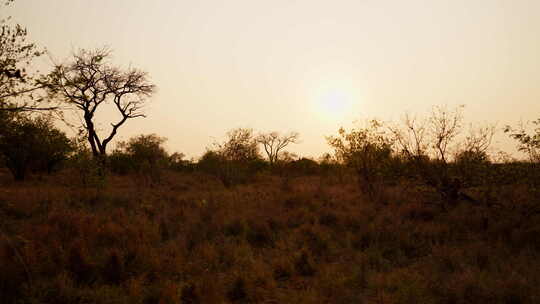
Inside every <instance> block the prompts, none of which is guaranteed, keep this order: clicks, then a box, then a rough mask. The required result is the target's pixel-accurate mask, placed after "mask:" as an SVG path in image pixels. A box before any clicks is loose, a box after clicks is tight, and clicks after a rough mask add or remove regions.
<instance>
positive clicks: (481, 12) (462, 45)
mask: <svg viewBox="0 0 540 304" xmlns="http://www.w3.org/2000/svg"><path fill="white" fill-rule="evenodd" d="M0 9H1V10H3V12H0V15H3V16H5V15H12V16H13V18H14V20H15V21H16V22H19V23H21V24H23V25H25V26H26V27H27V28H28V31H29V35H30V38H31V40H33V41H36V42H37V43H38V44H40V45H41V46H44V47H46V48H47V49H48V50H49V51H50V53H51V54H52V56H53V57H54V58H55V59H56V60H63V59H65V58H67V56H68V55H69V54H70V52H72V51H73V50H76V49H78V48H95V47H100V46H103V45H108V46H110V47H111V48H112V49H113V50H114V56H115V57H114V61H115V62H116V63H118V64H119V65H124V66H127V65H129V64H132V65H133V66H135V67H140V68H142V69H144V70H146V71H148V72H149V74H150V76H151V79H152V81H153V82H154V83H155V84H156V85H157V86H158V90H159V91H158V93H157V94H156V95H155V96H154V97H153V98H152V99H151V102H150V103H149V106H148V108H147V114H148V118H146V119H136V120H132V121H129V122H128V124H127V125H126V126H125V127H124V128H123V129H122V130H121V131H120V134H119V138H121V139H127V138H129V137H130V136H132V135H136V134H141V133H157V134H159V135H161V136H165V137H167V138H168V139H169V141H168V144H167V147H168V148H169V150H170V151H181V152H184V153H186V154H188V156H200V155H201V154H202V153H203V152H204V150H205V147H206V146H209V145H210V144H211V143H212V142H213V141H214V140H222V139H223V138H224V134H225V132H226V131H227V130H229V129H232V128H235V127H251V128H254V129H255V130H258V131H272V130H277V131H298V132H300V134H301V138H302V143H301V144H299V145H297V146H295V147H293V148H292V149H291V150H292V151H295V152H299V153H300V154H302V155H311V156H319V155H320V154H321V153H322V152H325V151H329V147H328V146H327V145H326V142H325V139H324V136H326V135H332V134H336V131H337V129H338V128H339V126H342V125H343V126H351V123H352V122H353V121H354V120H363V119H366V118H370V117H374V116H375V117H379V118H381V119H389V120H390V119H392V120H396V119H398V118H399V117H400V116H401V115H402V114H403V113H404V112H406V111H409V112H412V113H424V112H426V111H428V110H429V109H430V107H431V106H433V105H441V104H447V105H450V106H451V105H457V104H465V105H466V111H465V116H466V118H467V119H469V120H472V121H478V122H482V121H491V122H498V123H499V125H500V126H501V127H502V126H503V125H505V124H515V122H517V121H518V120H520V119H523V120H532V119H535V118H538V117H540V1H538V0H530V1H526V0H523V1H517V0H513V1H512V0H508V1H497V0H463V1H462V0H448V1H437V0H424V1H419V0H407V1H405V0H403V1H382V0H376V1H375V0H374V1H366V0H356V1H338V0H333V1H320V0H308V1H303V0H302V1H293V0H288V1H285V0H272V1H256V0H241V1H240V0H238V1H236V0H227V1H217V0H215V1H206V0H193V1H172V0H171V1H165V0H163V1H157V0H156V1H142V0H137V1H136V0H129V1H128V0H92V1H90V0H86V1H83V0H48V1H44V0H16V1H15V3H14V4H13V5H12V6H11V7H8V8H4V7H2V8H0ZM40 61H41V64H43V65H49V64H50V61H49V59H48V58H41V59H40ZM106 126H107V125H106V124H104V127H106Z"/></svg>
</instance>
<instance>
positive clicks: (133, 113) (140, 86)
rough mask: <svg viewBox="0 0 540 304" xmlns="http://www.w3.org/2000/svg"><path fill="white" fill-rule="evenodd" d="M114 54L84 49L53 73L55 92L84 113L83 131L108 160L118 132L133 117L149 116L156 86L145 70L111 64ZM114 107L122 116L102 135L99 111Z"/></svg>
mask: <svg viewBox="0 0 540 304" xmlns="http://www.w3.org/2000/svg"><path fill="white" fill-rule="evenodd" d="M110 57H111V51H110V50H108V49H106V48H103V49H96V50H91V51H88V50H80V51H79V52H78V53H75V54H73V58H72V60H71V61H69V62H67V63H65V64H60V65H57V66H56V67H55V69H54V71H53V72H52V73H51V74H50V82H49V88H50V89H51V93H53V94H54V95H56V96H59V97H60V98H61V99H63V100H64V101H65V102H66V103H67V104H68V105H70V106H73V107H74V108H75V109H76V110H77V111H79V112H81V113H82V117H83V126H82V127H83V128H84V130H85V132H86V135H87V139H88V143H89V144H90V148H91V149H92V154H93V155H94V157H98V156H100V157H104V156H105V155H106V151H107V145H108V144H109V143H110V142H111V140H112V139H113V138H114V136H115V135H116V134H117V132H118V129H119V128H120V127H121V126H122V125H124V123H125V122H126V121H127V120H128V119H131V118H137V117H145V115H144V114H143V113H142V112H141V109H142V107H143V105H144V103H145V99H146V98H147V97H150V96H151V95H152V93H153V92H154V90H155V86H154V85H153V84H151V83H150V82H149V81H148V79H147V74H146V73H145V72H143V71H141V70H137V69H134V68H129V69H127V70H122V69H120V68H118V67H115V66H113V65H111V63H110V62H109V60H110ZM106 104H110V105H112V107H113V108H114V109H115V110H116V111H117V112H118V114H120V118H119V119H118V120H117V121H116V122H113V123H111V127H112V128H111V130H110V132H109V133H108V134H107V135H105V136H103V135H99V134H98V131H97V128H96V122H95V118H96V117H95V116H96V111H97V110H98V108H101V107H102V106H104V105H106Z"/></svg>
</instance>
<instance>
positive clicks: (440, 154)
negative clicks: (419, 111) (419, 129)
mask: <svg viewBox="0 0 540 304" xmlns="http://www.w3.org/2000/svg"><path fill="white" fill-rule="evenodd" d="M462 110H463V106H459V107H457V108H455V109H454V110H449V109H447V108H446V107H434V108H433V110H432V112H431V116H430V117H429V131H430V133H431V136H432V140H433V148H434V149H435V153H436V155H437V159H438V160H440V161H442V162H443V163H447V161H448V159H447V158H448V152H449V150H448V148H449V146H450V145H451V144H452V143H453V141H454V139H455V138H456V136H457V135H458V134H460V132H461V129H462V121H463V111H462Z"/></svg>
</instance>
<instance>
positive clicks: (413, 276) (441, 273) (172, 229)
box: [0, 170, 540, 304]
mask: <svg viewBox="0 0 540 304" xmlns="http://www.w3.org/2000/svg"><path fill="white" fill-rule="evenodd" d="M0 182H1V183H0V225H1V226H0V227H1V228H0V229H1V235H0V299H2V300H1V301H0V302H2V303H449V304H450V303H508V304H511V303H512V304H513V303H540V288H538V286H540V255H539V250H540V216H539V215H538V214H537V213H527V212H525V211H524V210H527V208H528V207H527V204H528V203H530V201H531V199H535V198H534V197H531V195H532V194H531V193H532V192H531V191H530V189H528V188H527V187H520V186H519V185H511V186H505V187H498V188H497V189H496V196H495V198H494V199H495V200H496V202H497V204H489V205H487V204H472V203H470V202H465V201H463V202H458V204H457V205H456V206H454V207H452V208H450V209H447V210H443V209H441V208H440V207H439V206H438V205H437V204H436V201H435V199H434V198H433V197H432V194H431V193H429V191H427V190H426V189H422V188H421V187H417V186H413V185H412V184H408V183H407V182H406V181H403V182H400V183H397V184H395V185H391V186H390V185H389V186H385V187H384V188H383V189H382V191H381V192H380V193H379V195H378V196H377V197H376V198H367V197H365V196H364V195H362V193H360V192H359V190H358V185H357V182H356V180H355V177H354V176H353V175H349V174H342V175H340V176H337V175H332V174H325V175H316V174H315V175H305V176H296V177H290V178H283V177H279V176H276V175H272V174H259V175H257V176H256V177H255V178H254V179H253V181H251V182H250V183H248V184H245V185H237V186H234V187H230V188H226V187H224V186H223V184H222V183H221V182H220V181H219V180H218V179H216V178H215V177H213V176H210V175H205V174H202V173H196V172H192V173H181V172H173V171H167V172H164V173H163V174H162V176H161V178H160V182H159V183H152V182H150V181H148V180H146V179H143V178H141V176H138V175H135V174H133V175H127V176H114V175H111V176H108V177H107V180H106V182H104V183H103V184H101V185H98V186H92V187H88V186H83V185H81V184H80V183H79V182H77V179H76V178H75V177H74V174H73V172H69V171H66V170H64V171H63V172H60V173H57V174H56V175H54V176H46V177H42V178H34V179H31V180H29V181H26V182H23V183H16V182H13V181H11V177H10V176H9V175H8V173H7V172H2V175H1V176H0ZM472 195H473V194H472Z"/></svg>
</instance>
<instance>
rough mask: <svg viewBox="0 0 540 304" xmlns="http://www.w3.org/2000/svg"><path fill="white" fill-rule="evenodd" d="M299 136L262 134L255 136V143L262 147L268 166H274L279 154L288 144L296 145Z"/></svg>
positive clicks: (294, 134)
mask: <svg viewBox="0 0 540 304" xmlns="http://www.w3.org/2000/svg"><path fill="white" fill-rule="evenodd" d="M299 137H300V134H298V132H291V133H287V134H283V135H281V134H279V132H270V133H262V134H259V136H257V142H259V143H260V144H262V145H263V148H264V151H265V152H266V155H267V156H268V161H269V162H270V165H273V164H275V163H276V162H277V161H278V159H279V152H281V150H283V149H284V148H285V147H287V146H288V145H289V144H295V143H298V139H299Z"/></svg>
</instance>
